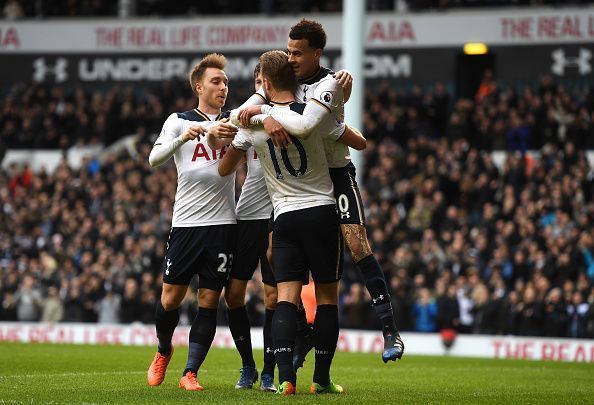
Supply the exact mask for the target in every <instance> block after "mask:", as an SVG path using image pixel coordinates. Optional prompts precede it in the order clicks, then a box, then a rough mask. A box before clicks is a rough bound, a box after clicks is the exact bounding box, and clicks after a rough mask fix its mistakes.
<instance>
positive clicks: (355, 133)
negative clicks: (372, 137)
mask: <svg viewBox="0 0 594 405" xmlns="http://www.w3.org/2000/svg"><path fill="white" fill-rule="evenodd" d="M339 141H340V142H342V143H343V144H345V145H346V146H350V147H351V148H353V149H356V150H363V149H365V148H366V147H367V139H365V137H364V136H363V134H362V133H361V132H360V131H359V130H358V129H357V128H353V127H350V126H348V125H347V127H346V130H345V132H344V135H342V137H341V138H340V140H339Z"/></svg>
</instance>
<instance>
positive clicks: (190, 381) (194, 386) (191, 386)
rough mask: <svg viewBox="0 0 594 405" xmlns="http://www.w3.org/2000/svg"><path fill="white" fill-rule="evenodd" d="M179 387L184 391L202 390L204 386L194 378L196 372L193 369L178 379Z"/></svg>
mask: <svg viewBox="0 0 594 405" xmlns="http://www.w3.org/2000/svg"><path fill="white" fill-rule="evenodd" d="M179 388H184V389H185V390H186V391H204V387H202V385H200V383H199V382H198V380H197V379H196V373H194V372H193V371H188V372H187V373H186V375H184V376H183V377H182V378H181V379H180V380H179Z"/></svg>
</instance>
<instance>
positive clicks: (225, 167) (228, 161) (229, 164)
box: [219, 145, 245, 177]
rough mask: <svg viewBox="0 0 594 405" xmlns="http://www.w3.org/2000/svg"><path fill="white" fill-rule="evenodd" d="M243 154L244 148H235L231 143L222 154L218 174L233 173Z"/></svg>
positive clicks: (223, 175)
mask: <svg viewBox="0 0 594 405" xmlns="http://www.w3.org/2000/svg"><path fill="white" fill-rule="evenodd" d="M244 156H245V151H244V150H240V149H237V148H236V147H234V146H233V145H231V147H230V148H229V150H228V151H227V153H225V156H223V159H221V161H220V162H219V175H220V176H222V177H225V176H228V175H230V174H231V173H233V172H234V171H235V169H236V168H237V165H238V164H239V163H240V162H241V160H242V159H243V157H244Z"/></svg>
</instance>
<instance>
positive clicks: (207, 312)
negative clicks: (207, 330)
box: [198, 307, 217, 319]
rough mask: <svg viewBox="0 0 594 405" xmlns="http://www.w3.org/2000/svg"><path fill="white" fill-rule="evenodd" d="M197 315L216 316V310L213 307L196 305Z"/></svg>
mask: <svg viewBox="0 0 594 405" xmlns="http://www.w3.org/2000/svg"><path fill="white" fill-rule="evenodd" d="M198 316H199V317H200V318H215V319H216V318H217V310H216V309H213V308H204V307H198Z"/></svg>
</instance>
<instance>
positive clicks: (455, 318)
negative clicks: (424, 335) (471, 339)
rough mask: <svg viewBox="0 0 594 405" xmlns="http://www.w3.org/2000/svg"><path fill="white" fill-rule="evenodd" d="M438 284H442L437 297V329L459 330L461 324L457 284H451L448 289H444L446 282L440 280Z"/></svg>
mask: <svg viewBox="0 0 594 405" xmlns="http://www.w3.org/2000/svg"><path fill="white" fill-rule="evenodd" d="M437 285H438V286H440V288H439V289H438V294H439V295H438V298H437V316H436V324H437V330H443V329H453V330H457V329H458V325H459V324H460V308H459V306H458V299H457V298H456V286H455V285H453V284H452V285H449V286H448V287H447V291H444V290H445V282H440V283H438V284H437ZM441 286H443V287H441ZM439 290H441V291H439ZM440 292H441V294H440Z"/></svg>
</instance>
